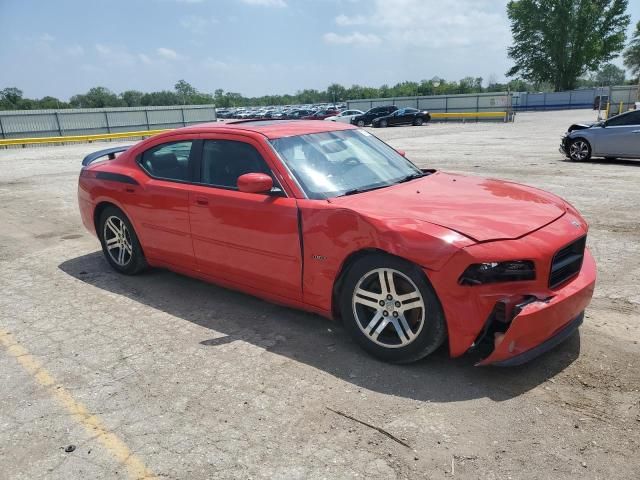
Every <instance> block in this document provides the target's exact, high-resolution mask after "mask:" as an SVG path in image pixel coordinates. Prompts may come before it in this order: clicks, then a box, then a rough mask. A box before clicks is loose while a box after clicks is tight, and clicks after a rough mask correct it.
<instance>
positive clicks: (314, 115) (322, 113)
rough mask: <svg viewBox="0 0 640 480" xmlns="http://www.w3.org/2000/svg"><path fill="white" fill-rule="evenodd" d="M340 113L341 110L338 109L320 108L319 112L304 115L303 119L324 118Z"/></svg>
mask: <svg viewBox="0 0 640 480" xmlns="http://www.w3.org/2000/svg"><path fill="white" fill-rule="evenodd" d="M338 113H339V112H338V111H337V110H318V111H317V112H314V113H312V114H311V115H307V116H305V117H302V119H303V120H324V119H325V118H327V117H333V116H335V115H337V114H338Z"/></svg>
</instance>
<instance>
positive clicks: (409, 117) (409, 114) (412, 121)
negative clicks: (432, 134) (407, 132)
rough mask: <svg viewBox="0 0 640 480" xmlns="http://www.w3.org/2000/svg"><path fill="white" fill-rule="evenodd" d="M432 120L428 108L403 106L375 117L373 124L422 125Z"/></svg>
mask: <svg viewBox="0 0 640 480" xmlns="http://www.w3.org/2000/svg"><path fill="white" fill-rule="evenodd" d="M429 120H431V115H429V112H427V111H426V110H418V109H415V108H401V109H399V110H396V111H395V112H392V113H390V114H389V115H385V116H384V117H378V118H374V119H373V122H371V125H372V126H374V127H380V128H385V127H391V126H394V125H416V126H420V125H422V124H423V123H427V122H428V121H429Z"/></svg>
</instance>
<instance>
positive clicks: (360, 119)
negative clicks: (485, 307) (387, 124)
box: [351, 105, 398, 127]
mask: <svg viewBox="0 0 640 480" xmlns="http://www.w3.org/2000/svg"><path fill="white" fill-rule="evenodd" d="M396 110H398V107H396V106H395V105H385V106H383V107H374V108H372V109H371V110H368V111H366V112H365V113H363V114H362V115H357V116H355V117H353V118H352V119H351V124H352V125H356V126H358V127H364V126H365V125H371V122H373V120H374V119H376V118H378V117H384V116H386V115H389V114H390V113H391V112H395V111H396Z"/></svg>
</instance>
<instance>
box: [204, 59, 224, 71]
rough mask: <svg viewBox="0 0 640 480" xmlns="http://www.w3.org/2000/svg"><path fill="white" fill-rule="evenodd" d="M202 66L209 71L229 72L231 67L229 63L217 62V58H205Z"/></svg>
mask: <svg viewBox="0 0 640 480" xmlns="http://www.w3.org/2000/svg"><path fill="white" fill-rule="evenodd" d="M202 66H203V67H204V68H206V69H207V70H229V69H230V68H231V66H230V65H229V64H228V63H225V62H222V61H220V60H216V59H215V58H211V57H208V58H205V59H204V61H203V62H202Z"/></svg>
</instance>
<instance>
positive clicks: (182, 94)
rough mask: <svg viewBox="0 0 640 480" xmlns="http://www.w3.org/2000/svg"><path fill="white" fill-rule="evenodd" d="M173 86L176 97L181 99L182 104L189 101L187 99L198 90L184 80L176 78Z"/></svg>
mask: <svg viewBox="0 0 640 480" xmlns="http://www.w3.org/2000/svg"><path fill="white" fill-rule="evenodd" d="M173 88H174V89H175V90H176V93H177V94H178V97H179V98H180V99H181V100H182V102H181V103H182V104H183V105H184V104H187V103H189V99H190V98H191V97H194V96H196V95H197V94H198V91H197V90H196V89H195V88H194V87H192V86H191V84H190V83H188V82H186V81H185V80H178V82H177V83H176V84H175V85H174V87H173Z"/></svg>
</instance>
